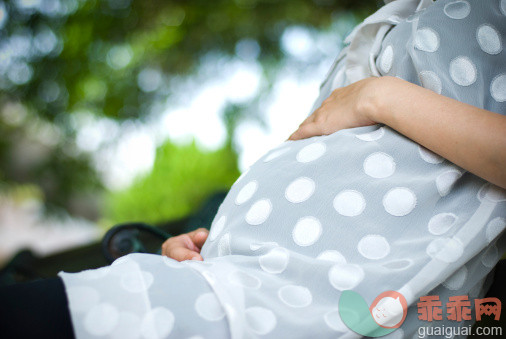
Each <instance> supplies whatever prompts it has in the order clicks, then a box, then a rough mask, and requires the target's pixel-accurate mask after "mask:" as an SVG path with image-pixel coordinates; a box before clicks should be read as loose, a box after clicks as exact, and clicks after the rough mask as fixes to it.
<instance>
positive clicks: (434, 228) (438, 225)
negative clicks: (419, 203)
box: [428, 213, 457, 235]
mask: <svg viewBox="0 0 506 339" xmlns="http://www.w3.org/2000/svg"><path fill="white" fill-rule="evenodd" d="M456 222H457V216H456V215H455V214H453V213H439V214H436V215H435V216H433V217H432V218H430V220H429V225H428V226H429V232H430V233H432V234H434V235H441V234H444V233H446V232H447V231H448V230H449V229H450V228H452V226H453V225H455V223H456Z"/></svg>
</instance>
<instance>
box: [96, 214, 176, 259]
mask: <svg viewBox="0 0 506 339" xmlns="http://www.w3.org/2000/svg"><path fill="white" fill-rule="evenodd" d="M145 235H151V236H154V237H156V238H158V239H159V240H161V241H165V240H166V239H168V238H170V237H171V236H172V235H171V234H170V233H168V232H165V231H163V230H161V229H160V228H158V227H155V226H151V225H148V224H145V223H141V222H135V223H127V224H120V225H116V226H114V227H112V228H111V229H110V230H109V231H107V233H106V234H105V235H104V237H103V239H102V253H103V255H104V257H105V259H106V260H107V262H108V263H109V264H111V263H112V262H113V261H114V260H116V259H118V258H119V257H122V256H124V255H127V254H129V253H150V252H149V251H148V250H147V249H146V247H145V245H144V244H143V242H142V237H143V236H145Z"/></svg>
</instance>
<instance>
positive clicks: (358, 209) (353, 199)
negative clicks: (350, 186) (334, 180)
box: [334, 190, 365, 217]
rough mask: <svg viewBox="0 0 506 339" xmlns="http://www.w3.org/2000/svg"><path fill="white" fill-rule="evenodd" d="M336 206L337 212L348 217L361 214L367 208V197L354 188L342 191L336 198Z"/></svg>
mask: <svg viewBox="0 0 506 339" xmlns="http://www.w3.org/2000/svg"><path fill="white" fill-rule="evenodd" d="M334 208H335V210H336V211H337V213H339V214H341V215H344V216H346V217H355V216H357V215H360V214H361V213H362V212H363V211H364V209H365V199H364V196H363V195H362V193H360V192H357V191H354V190H344V191H341V192H340V193H339V194H338V195H337V196H336V197H335V198H334Z"/></svg>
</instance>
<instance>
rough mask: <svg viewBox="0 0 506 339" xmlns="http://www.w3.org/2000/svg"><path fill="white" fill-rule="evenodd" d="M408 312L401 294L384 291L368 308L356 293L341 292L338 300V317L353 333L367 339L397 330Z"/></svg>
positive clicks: (406, 304)
mask: <svg viewBox="0 0 506 339" xmlns="http://www.w3.org/2000/svg"><path fill="white" fill-rule="evenodd" d="M407 312H408V303H407V301H406V298H404V296H403V295H402V294H400V293H399V292H396V291H386V292H383V293H381V294H380V295H378V296H377V297H376V298H375V299H374V301H373V302H372V304H371V306H370V307H369V306H368V305H367V303H366V301H365V300H364V298H362V296H360V294H358V293H357V292H354V291H349V290H348V291H343V292H342V294H341V297H340V299H339V315H340V316H341V319H342V321H343V322H344V323H345V324H346V326H348V328H350V329H351V330H353V331H354V332H356V333H358V334H360V335H363V336H368V337H381V336H384V335H387V334H389V333H391V332H393V331H395V330H396V329H397V328H399V327H400V326H401V325H402V323H403V322H404V320H405V319H406V314H407Z"/></svg>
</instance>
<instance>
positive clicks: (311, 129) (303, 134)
mask: <svg viewBox="0 0 506 339" xmlns="http://www.w3.org/2000/svg"><path fill="white" fill-rule="evenodd" d="M316 135H323V131H322V130H321V127H320V126H319V125H317V124H315V123H314V122H310V123H308V124H304V125H301V126H300V127H299V129H297V130H296V131H295V132H294V133H293V134H292V135H291V136H290V138H289V139H288V140H300V139H306V138H310V137H314V136H316Z"/></svg>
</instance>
